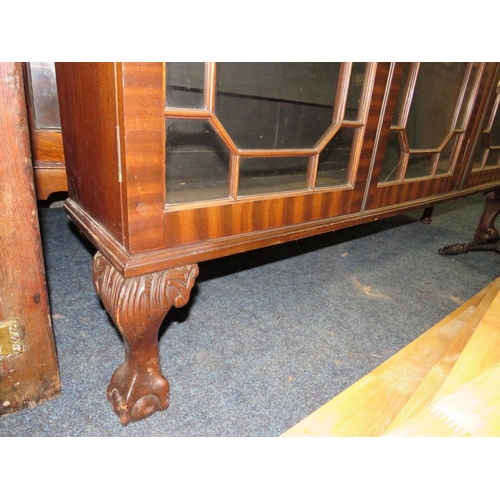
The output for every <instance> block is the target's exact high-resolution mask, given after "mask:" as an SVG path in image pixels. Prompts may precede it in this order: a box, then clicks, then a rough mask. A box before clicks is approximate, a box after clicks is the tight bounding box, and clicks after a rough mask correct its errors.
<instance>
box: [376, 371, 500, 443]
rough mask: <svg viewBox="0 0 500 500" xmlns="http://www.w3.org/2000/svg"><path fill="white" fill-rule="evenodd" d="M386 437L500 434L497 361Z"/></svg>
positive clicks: (499, 386) (497, 435)
mask: <svg viewBox="0 0 500 500" xmlns="http://www.w3.org/2000/svg"><path fill="white" fill-rule="evenodd" d="M385 436H387V437H499V436H500V364H496V365H494V366H493V367H491V368H488V369H487V370H485V371H484V372H483V373H481V374H480V375H478V376H477V377H475V378H473V379H472V380H471V381H470V382H468V383H466V384H465V385H463V386H461V387H459V388H458V389H457V390H456V391H454V392H452V393H451V394H449V395H448V396H445V397H444V398H442V399H440V400H439V401H437V402H435V403H434V404H431V405H430V406H428V407H426V408H425V409H424V410H423V411H421V412H420V413H418V414H417V415H415V416H414V417H413V418H411V419H409V420H407V421H406V422H403V423H402V424H401V425H400V426H399V427H396V428H395V429H394V430H393V431H392V432H389V433H387V434H386V435H385Z"/></svg>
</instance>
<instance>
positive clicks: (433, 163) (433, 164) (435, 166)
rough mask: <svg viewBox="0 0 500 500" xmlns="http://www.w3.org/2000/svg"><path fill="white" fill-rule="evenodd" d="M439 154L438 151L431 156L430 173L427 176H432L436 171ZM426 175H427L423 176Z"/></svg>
mask: <svg viewBox="0 0 500 500" xmlns="http://www.w3.org/2000/svg"><path fill="white" fill-rule="evenodd" d="M439 156H440V153H439V152H438V153H436V154H435V155H434V156H433V157H432V164H431V174H430V176H429V177H434V176H435V175H436V171H437V166H438V161H439ZM425 177H427V176H425Z"/></svg>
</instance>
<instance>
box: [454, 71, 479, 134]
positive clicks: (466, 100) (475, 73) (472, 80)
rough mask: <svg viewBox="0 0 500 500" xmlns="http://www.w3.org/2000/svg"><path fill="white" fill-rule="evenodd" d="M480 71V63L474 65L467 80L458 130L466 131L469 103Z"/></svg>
mask: <svg viewBox="0 0 500 500" xmlns="http://www.w3.org/2000/svg"><path fill="white" fill-rule="evenodd" d="M478 70H479V63H473V64H472V68H471V73H470V76H469V79H468V80H467V88H466V90H465V95H464V99H463V101H462V106H461V108H460V114H459V116H458V121H457V129H459V130H463V129H465V125H466V123H465V118H466V116H465V115H466V113H467V109H468V107H469V106H468V105H469V101H470V99H471V94H472V89H473V87H474V84H475V83H476V80H477V76H478Z"/></svg>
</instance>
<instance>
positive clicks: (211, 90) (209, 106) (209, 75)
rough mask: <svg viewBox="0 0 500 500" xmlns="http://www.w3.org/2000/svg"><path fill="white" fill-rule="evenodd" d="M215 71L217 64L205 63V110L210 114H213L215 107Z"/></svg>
mask: <svg viewBox="0 0 500 500" xmlns="http://www.w3.org/2000/svg"><path fill="white" fill-rule="evenodd" d="M216 71H217V63H214V62H207V63H205V109H206V110H207V111H208V112H209V113H210V114H213V112H214V107H215V93H216V85H215V83H216V80H215V78H216Z"/></svg>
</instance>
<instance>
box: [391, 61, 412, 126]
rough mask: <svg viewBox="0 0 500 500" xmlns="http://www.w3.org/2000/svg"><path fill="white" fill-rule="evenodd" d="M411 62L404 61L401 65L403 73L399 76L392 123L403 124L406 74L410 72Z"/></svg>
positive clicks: (406, 85)
mask: <svg viewBox="0 0 500 500" xmlns="http://www.w3.org/2000/svg"><path fill="white" fill-rule="evenodd" d="M410 67H411V63H404V65H403V75H402V77H401V83H400V89H401V90H400V91H399V92H398V100H397V101H396V108H395V109H394V115H393V118H392V124H393V125H401V126H402V125H403V124H402V123H400V122H401V118H402V114H403V104H404V102H405V99H406V94H407V90H408V75H409V72H410Z"/></svg>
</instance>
